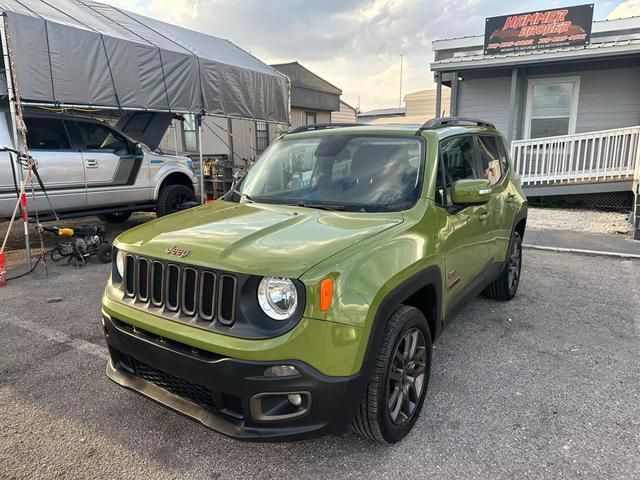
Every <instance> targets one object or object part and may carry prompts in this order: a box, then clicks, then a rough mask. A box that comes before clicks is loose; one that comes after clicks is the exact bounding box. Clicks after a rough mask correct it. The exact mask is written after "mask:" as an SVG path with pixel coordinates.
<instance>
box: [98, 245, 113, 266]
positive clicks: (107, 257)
mask: <svg viewBox="0 0 640 480" xmlns="http://www.w3.org/2000/svg"><path fill="white" fill-rule="evenodd" d="M96 258H97V259H98V261H99V262H100V263H111V245H110V244H108V243H103V244H101V245H100V246H98V248H97V249H96Z"/></svg>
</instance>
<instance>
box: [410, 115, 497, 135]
mask: <svg viewBox="0 0 640 480" xmlns="http://www.w3.org/2000/svg"><path fill="white" fill-rule="evenodd" d="M468 124H472V125H476V126H478V127H489V128H496V126H495V125H494V124H493V123H490V122H486V121H484V120H478V119H477V118H466V117H440V118H432V119H431V120H427V121H426V122H424V124H423V125H422V126H421V127H420V128H419V129H418V132H417V133H420V132H422V131H423V130H435V129H436V128H443V127H451V126H453V125H468Z"/></svg>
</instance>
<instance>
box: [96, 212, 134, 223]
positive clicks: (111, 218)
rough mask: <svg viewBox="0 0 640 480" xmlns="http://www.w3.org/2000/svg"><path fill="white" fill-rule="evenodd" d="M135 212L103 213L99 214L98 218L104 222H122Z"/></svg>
mask: <svg viewBox="0 0 640 480" xmlns="http://www.w3.org/2000/svg"><path fill="white" fill-rule="evenodd" d="M132 213H133V212H112V213H101V214H100V215H98V218H99V219H100V220H102V221H103V222H107V223H122V222H126V221H127V220H129V217H130V216H131V214H132Z"/></svg>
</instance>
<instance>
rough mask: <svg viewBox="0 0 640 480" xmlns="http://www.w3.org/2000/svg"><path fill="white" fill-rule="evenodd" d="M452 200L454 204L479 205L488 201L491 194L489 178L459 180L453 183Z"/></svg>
mask: <svg viewBox="0 0 640 480" xmlns="http://www.w3.org/2000/svg"><path fill="white" fill-rule="evenodd" d="M450 188H451V202H452V203H453V204H454V205H479V204H482V203H487V202H488V201H489V197H490V195H491V184H490V183H489V180H484V179H475V178H473V179H467V180H458V181H457V182H454V183H453V184H452V185H451V187H450Z"/></svg>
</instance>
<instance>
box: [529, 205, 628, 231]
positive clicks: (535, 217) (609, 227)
mask: <svg viewBox="0 0 640 480" xmlns="http://www.w3.org/2000/svg"><path fill="white" fill-rule="evenodd" d="M627 218H628V214H627V213H619V212H598V211H593V210H571V209H565V208H562V209H560V208H529V215H528V217H527V228H532V229H534V230H561V231H565V230H566V231H571V232H588V233H621V234H628V233H630V232H631V230H632V228H631V224H630V223H629V222H628V220H627Z"/></svg>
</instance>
